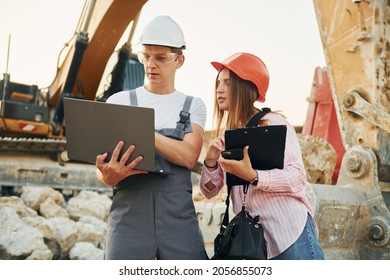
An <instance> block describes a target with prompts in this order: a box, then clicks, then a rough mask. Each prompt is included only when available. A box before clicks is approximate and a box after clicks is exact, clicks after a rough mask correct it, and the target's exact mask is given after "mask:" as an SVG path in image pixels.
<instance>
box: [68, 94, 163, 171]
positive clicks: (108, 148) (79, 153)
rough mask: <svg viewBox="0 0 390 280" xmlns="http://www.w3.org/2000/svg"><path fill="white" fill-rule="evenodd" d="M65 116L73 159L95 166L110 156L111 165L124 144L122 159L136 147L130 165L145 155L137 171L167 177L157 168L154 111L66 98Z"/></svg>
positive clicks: (69, 155) (70, 157)
mask: <svg viewBox="0 0 390 280" xmlns="http://www.w3.org/2000/svg"><path fill="white" fill-rule="evenodd" d="M64 113H65V130H66V147H67V153H68V157H69V159H71V160H75V161H82V162H88V163H93V164H94V163H95V162H96V156H97V155H99V154H103V153H105V152H108V157H107V159H106V161H109V160H110V159H111V156H112V152H113V151H114V148H115V146H116V145H117V144H118V142H119V141H120V140H123V141H124V142H125V145H124V148H123V149H122V151H121V154H120V156H122V155H123V153H124V152H125V151H126V149H127V148H128V147H129V146H130V145H132V144H133V145H135V151H134V152H133V154H132V155H131V157H130V159H129V161H128V162H130V161H132V160H134V159H135V158H136V157H137V156H139V155H142V156H143V160H142V161H141V162H140V163H139V164H138V165H137V166H136V168H137V169H142V170H148V171H150V172H157V173H164V172H163V171H162V170H156V164H155V157H154V152H155V150H154V148H155V142H154V140H155V139H154V109H152V108H144V107H137V106H130V105H118V104H110V103H104V102H98V101H90V100H84V99H75V98H64Z"/></svg>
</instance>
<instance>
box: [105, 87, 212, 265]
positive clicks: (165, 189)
mask: <svg viewBox="0 0 390 280" xmlns="http://www.w3.org/2000/svg"><path fill="white" fill-rule="evenodd" d="M130 99H131V101H130V102H131V103H130V104H132V105H138V102H137V97H136V94H135V91H130ZM191 102H192V97H190V98H188V97H187V99H186V102H185V103H184V106H183V110H182V112H181V114H180V116H181V118H180V121H179V122H177V127H176V129H175V128H173V129H172V128H171V129H162V130H159V131H157V132H158V133H160V134H162V135H165V136H168V137H172V138H176V139H180V140H183V137H184V133H187V132H191V131H192V128H191V124H190V121H189V113H188V112H189V108H190V105H191ZM186 115H187V116H188V117H186ZM155 158H156V167H157V168H158V169H162V170H164V171H168V172H170V173H172V175H166V174H163V175H162V174H154V173H149V174H140V175H135V176H129V177H127V178H126V179H124V180H123V181H121V182H120V183H119V184H118V186H116V187H115V188H114V197H113V202H112V206H111V210H110V215H109V221H108V229H107V244H106V251H105V259H121V260H124V259H152V260H153V259H165V260H183V259H184V260H190V259H207V258H208V257H207V254H206V251H205V247H204V241H203V237H202V233H201V231H200V228H199V224H198V220H197V216H196V213H195V208H194V204H193V200H192V181H191V170H188V169H187V168H184V167H181V166H178V165H175V164H172V163H170V162H168V161H167V160H165V159H164V158H163V157H161V156H160V155H159V154H157V153H156V154H155Z"/></svg>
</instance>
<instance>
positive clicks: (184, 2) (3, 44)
mask: <svg viewBox="0 0 390 280" xmlns="http://www.w3.org/2000/svg"><path fill="white" fill-rule="evenodd" d="M83 5H84V0H55V1H53V0H12V1H9V0H0V71H1V75H2V74H3V73H5V72H7V73H9V74H10V76H11V81H13V82H17V83H23V84H37V85H38V87H40V88H41V87H47V86H48V85H49V84H50V83H51V81H52V80H53V78H54V75H55V71H56V64H57V57H58V54H59V53H60V51H61V49H62V48H63V47H64V45H65V43H66V42H67V41H68V40H69V39H70V38H71V37H72V36H73V34H74V32H75V29H76V25H77V23H78V19H79V16H80V14H81V9H82V7H83ZM159 14H165V15H169V16H171V17H172V18H173V19H174V20H175V21H176V22H177V23H178V24H179V25H180V26H181V27H182V29H183V32H184V35H185V39H186V42H187V49H186V50H185V56H186V61H185V64H184V65H183V67H182V68H180V69H179V70H178V72H177V75H176V89H178V90H181V91H183V92H184V93H186V94H189V95H193V96H196V97H200V98H202V99H203V101H204V102H205V103H206V106H207V114H208V116H207V122H206V129H212V113H213V106H214V103H213V102H214V99H213V94H214V80H215V77H216V74H217V73H216V71H215V69H214V68H213V67H212V66H211V64H210V62H211V61H222V60H224V59H225V58H227V57H229V56H230V55H232V54H233V53H236V52H249V53H253V54H255V55H257V56H258V57H260V58H261V59H262V60H263V61H264V62H265V64H266V65H267V68H268V70H269V74H270V85H269V88H268V92H267V96H266V101H265V103H262V104H256V106H257V107H270V108H272V109H273V110H280V111H281V112H282V113H283V114H284V115H285V116H286V117H287V120H288V121H289V122H290V123H291V124H293V125H297V126H299V125H303V124H304V122H305V119H306V113H307V108H308V101H307V98H308V97H309V95H310V91H311V88H312V81H313V77H314V72H315V68H316V67H325V66H326V64H325V57H324V52H323V48H322V43H321V39H320V35H319V30H318V24H317V19H316V15H315V10H314V6H313V1H312V0H299V1H289V0H273V1H269V0H240V1H237V0H149V1H148V2H147V3H146V4H145V6H144V8H143V10H142V14H141V16H140V19H139V21H138V25H137V29H136V30H135V33H134V37H133V43H134V44H136V42H137V39H138V38H139V35H140V30H141V29H142V27H143V26H144V25H145V24H146V23H147V22H148V21H150V20H151V19H153V18H154V17H155V16H156V15H159ZM9 38H11V40H10V52H9V56H8V55H7V53H8V45H9ZM126 39H127V34H126V32H125V34H124V36H123V38H122V40H121V41H119V42H118V48H120V46H122V45H123V43H124V42H125V41H126ZM7 57H9V59H8V67H7ZM102 80H103V81H105V80H106V77H102ZM103 83H104V82H103ZM98 94H99V93H98Z"/></svg>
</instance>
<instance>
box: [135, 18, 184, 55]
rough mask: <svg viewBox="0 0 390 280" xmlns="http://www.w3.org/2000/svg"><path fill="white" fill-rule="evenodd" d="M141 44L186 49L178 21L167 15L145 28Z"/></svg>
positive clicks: (156, 19) (154, 20) (155, 19)
mask: <svg viewBox="0 0 390 280" xmlns="http://www.w3.org/2000/svg"><path fill="white" fill-rule="evenodd" d="M139 43H140V44H142V45H157V46H166V47H173V48H185V47H186V42H185V40H184V33H183V30H181V28H180V26H179V25H178V24H177V23H176V21H174V20H173V19H172V18H170V17H169V16H165V15H161V16H157V17H155V18H154V19H153V20H152V21H151V22H149V23H148V24H147V25H146V26H145V27H144V29H143V30H142V34H141V37H140V40H139Z"/></svg>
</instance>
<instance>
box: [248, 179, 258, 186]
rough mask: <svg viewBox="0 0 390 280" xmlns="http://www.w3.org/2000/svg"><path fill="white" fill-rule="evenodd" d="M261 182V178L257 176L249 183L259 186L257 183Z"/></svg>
mask: <svg viewBox="0 0 390 280" xmlns="http://www.w3.org/2000/svg"><path fill="white" fill-rule="evenodd" d="M258 182H259V178H257V177H256V178H255V179H253V180H252V181H251V182H250V183H249V184H251V185H252V186H257V183H258Z"/></svg>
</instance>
